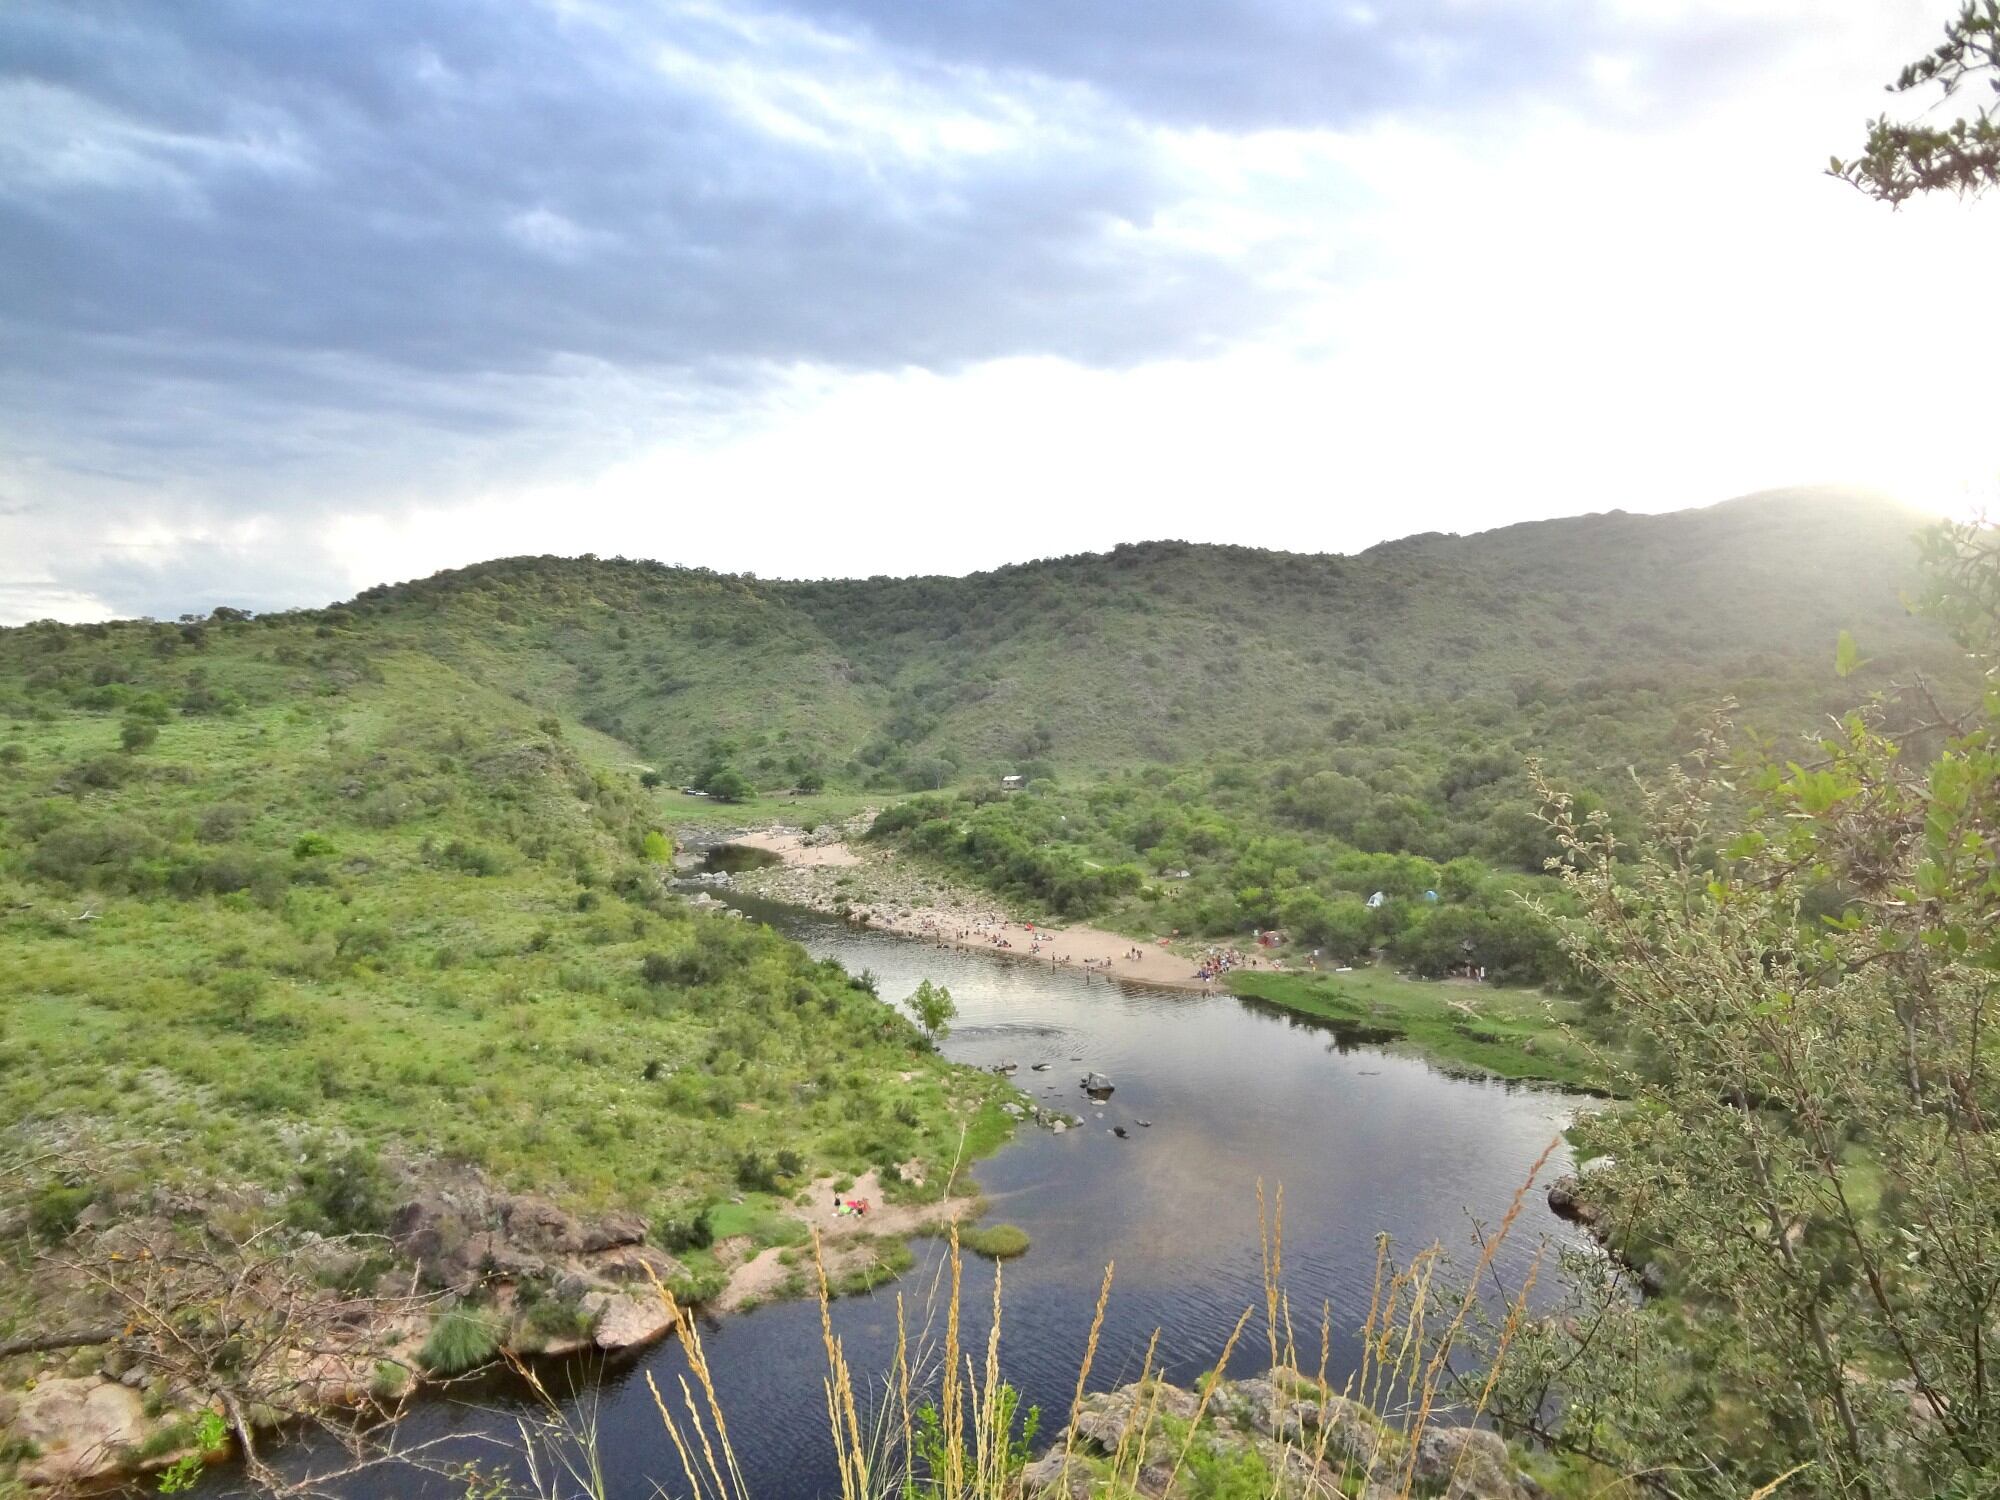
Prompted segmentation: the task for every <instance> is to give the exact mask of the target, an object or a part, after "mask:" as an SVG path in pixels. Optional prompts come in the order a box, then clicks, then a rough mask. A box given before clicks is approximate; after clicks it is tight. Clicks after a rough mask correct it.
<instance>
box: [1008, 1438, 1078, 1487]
mask: <svg viewBox="0 0 2000 1500" xmlns="http://www.w3.org/2000/svg"><path fill="white" fill-rule="evenodd" d="M1065 1491H1067V1494H1065V1493H1064V1492H1065ZM1021 1493H1022V1494H1023V1495H1024V1496H1030V1497H1041V1496H1052V1497H1059V1500H1088V1496H1089V1494H1090V1470H1089V1468H1088V1467H1087V1466H1086V1465H1084V1464H1080V1463H1078V1462H1076V1461H1075V1460H1074V1459H1071V1460H1070V1461H1069V1474H1068V1482H1067V1483H1064V1475H1063V1451H1062V1445H1061V1444H1060V1443H1058V1444H1057V1445H1056V1446H1055V1447H1054V1448H1052V1449H1050V1450H1049V1451H1048V1452H1047V1453H1045V1454H1043V1455H1042V1456H1041V1457H1040V1458H1038V1459H1036V1460H1035V1461H1034V1462H1033V1463H1031V1464H1029V1465H1028V1466H1027V1467H1026V1468H1025V1469H1023V1470H1022V1471H1021Z"/></svg>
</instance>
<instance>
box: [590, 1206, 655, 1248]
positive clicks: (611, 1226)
mask: <svg viewBox="0 0 2000 1500" xmlns="http://www.w3.org/2000/svg"><path fill="white" fill-rule="evenodd" d="M645 1238H646V1221H645V1220H644V1219H642V1218H640V1217H639V1216H638V1215H637V1214H606V1215H605V1216H604V1217H603V1218H601V1219H599V1220H597V1221H596V1222H595V1223H593V1224H587V1225H585V1226H584V1228H583V1253H584V1254H586V1255H596V1254H598V1253H599V1252H601V1251H605V1250H612V1249H616V1248H617V1247H618V1246H620V1245H638V1244H643V1243H644V1242H645Z"/></svg>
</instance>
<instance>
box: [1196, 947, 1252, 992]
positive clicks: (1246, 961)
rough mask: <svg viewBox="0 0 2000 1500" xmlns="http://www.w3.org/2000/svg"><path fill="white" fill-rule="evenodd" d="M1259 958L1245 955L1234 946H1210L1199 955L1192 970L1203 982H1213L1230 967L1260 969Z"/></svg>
mask: <svg viewBox="0 0 2000 1500" xmlns="http://www.w3.org/2000/svg"><path fill="white" fill-rule="evenodd" d="M1263 966H1264V961H1263V960H1262V959H1261V958H1250V957H1246V956H1245V955H1244V954H1243V953H1241V952H1239V951H1238V950H1237V949H1235V948H1210V949H1209V950H1208V951H1207V952H1205V953H1203V954H1202V955H1201V958H1200V959H1199V960H1198V962H1197V966H1196V968H1195V971H1194V977H1195V978H1197V979H1199V980H1200V981H1201V982H1202V983H1203V984H1210V983H1213V982H1214V981H1215V980H1216V979H1217V978H1219V977H1220V976H1222V975H1224V974H1227V973H1228V972H1229V971H1230V970H1231V969H1261V968H1262V967H1263Z"/></svg>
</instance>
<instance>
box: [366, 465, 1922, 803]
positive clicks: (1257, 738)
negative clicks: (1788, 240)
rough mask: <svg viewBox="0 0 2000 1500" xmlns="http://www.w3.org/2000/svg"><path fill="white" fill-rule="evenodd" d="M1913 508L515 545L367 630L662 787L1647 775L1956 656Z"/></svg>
mask: <svg viewBox="0 0 2000 1500" xmlns="http://www.w3.org/2000/svg"><path fill="white" fill-rule="evenodd" d="M1922 519H1923V518H1922V517H1920V516H1917V515H1915V514H1913V513H1911V512H1907V511H1903V510H1900V509H1898V508H1896V507H1894V506H1891V505H1888V504H1886V503H1884V502H1881V501H1876V500H1870V499H1866V498H1861V497H1856V496H1852V495H1846V494H1842V493H1840V492H1819V491H1813V492H1782V493H1779V494H1775V495H1770V496H1760V497H1752V498H1750V499H1745V500H1740V501H1733V502H1730V503H1728V504H1725V505H1720V506H1715V507H1712V508H1710V509H1707V510H1702V511H1689V512H1680V513H1676V514H1672V515H1665V516H1631V515H1623V514H1620V513H1617V512H1612V513H1609V514H1605V515H1596V516H1586V517H1580V518H1575V519H1570V520H1561V521H1549V522H1538V523H1534V524H1531V525H1525V526H1514V527H1509V528H1506V529H1503V530H1500V531H1493V532H1487V533H1482V534H1479V535H1475V536H1466V537H1457V536H1442V535H1428V536H1420V537H1412V538H1408V539H1405V540H1403V541H1398V542H1393V543H1388V544H1385V545H1383V546H1381V547H1377V548H1374V549H1371V550H1370V551H1368V552H1365V553H1362V554H1359V555H1357V556H1353V557H1338V556H1305V555H1297V554H1289V553H1280V552H1265V551H1257V550H1253V549H1249V548H1238V547H1214V546H1191V545H1188V544H1185V543H1177V542H1159V543H1147V544H1143V545H1139V546H1132V547H1121V548H1119V549H1117V550H1115V551H1113V552H1111V553H1108V554H1104V555H1085V556H1078V557H1070V558H1061V559H1055V560H1051V561H1047V562H1038V563H1032V564H1027V565H1024V566H1020V567H1011V568H1003V569H1000V570H997V571H995V572H992V573H984V574H975V575H972V576H971V577H967V578H962V579H950V578H912V579H869V580H849V581H840V582H826V583H780V582H770V581H760V580H756V579H751V578H731V577H719V576H717V575H713V574H708V573H703V572H698V571H689V570H680V569H668V568H661V567H658V566H656V565H652V564H639V563H625V562H600V561H597V560H594V559H583V560H565V559H557V558H521V559H512V560H508V561H505V562H500V563H493V564H486V565H483V566H481V567H477V568H470V569H465V570H462V571H460V572H456V573H449V574H441V575H438V576H437V577H436V578H433V579H429V580H425V581H423V582H421V583H415V584H408V585H398V586H396V587H394V588H389V589H383V590H371V591H370V592H369V594H368V595H365V596H364V597H363V599H362V600H360V601H357V603H356V608H357V609H361V610H366V611H372V612H371V613H370V616H369V618H370V624H371V627H372V628H373V629H374V630H375V631H376V632H378V633H384V634H387V635H390V636H393V637H395V638H397V639H403V640H407V641H409V642H412V643H418V644H421V645H423V646H424V648H425V649H427V650H430V651H433V652H435V653H437V654H439V655H441V656H444V657H445V658H447V659H449V660H451V661H453V662H455V663H457V664H459V665H461V666H462V667H463V668H464V669H465V670H466V671H468V672H469V673H472V674H474V675H476V676H478V677H479V678H481V679H482V680H485V681H488V682H491V683H494V684H496V685H498V686H500V687H502V688H503V689H504V690H506V691H508V692H510V693H515V694H518V695H520V696H522V697H523V698H524V699H526V700H528V701H532V702H535V703H537V704H542V705H547V706H552V707H556V708H559V709H561V710H563V711H565V712H567V713H571V714H573V715H574V716H577V717H581V718H585V719H587V720H588V721H590V722H592V723H595V724H597V725H599V726H600V727H603V728H605V729H607V730H609V731H610V732H612V733H614V734H617V735H619V736H621V737H622V738H624V739H626V740H627V741H629V742H630V743H632V744H633V745H635V746H637V747H639V749H640V751H641V753H642V754H644V755H645V756H647V757H650V758H652V759H653V760H655V761H657V762H658V763H660V764H661V765H662V766H664V767H665V768H667V769H669V770H670V771H672V772H673V773H674V774H676V775H684V774H686V773H688V772H689V771H691V770H693V769H694V767H695V766H696V765H698V764H699V762H700V761H701V759H702V756H703V753H704V750H705V749H706V747H707V746H708V745H709V744H710V743H711V742H712V741H714V740H715V739H717V738H721V739H724V740H727V741H730V742H731V743H732V756H733V758H734V759H735V760H736V762H737V763H738V765H739V766H740V767H741V768H742V769H744V770H745V771H746V772H748V773H749V774H750V775H751V776H752V778H753V779H754V780H757V781H758V782H760V783H761V784H763V785H766V786H781V785H784V784H787V778H788V777H789V776H790V775H793V774H796V771H795V770H792V769H788V768H789V767H794V766H802V765H808V764H810V765H813V766H816V767H817V768H818V769H819V770H820V771H821V772H822V773H824V774H826V775H828V776H829V777H830V778H832V779H833V780H835V781H837V782H839V781H846V782H849V783H854V782H860V781H866V780H870V779H873V780H876V781H877V782H878V783H879V784H882V785H885V786H890V787H901V786H904V785H907V784H911V772H912V770H913V768H914V767H915V766H917V765H919V764H921V763H923V762H926V761H934V760H936V759H938V758H940V757H942V758H944V759H946V760H948V761H950V762H953V763H955V764H957V765H958V766H959V767H960V768H961V769H962V770H964V771H967V772H973V771H977V772H980V773H982V774H984V773H990V772H993V771H995V770H998V769H1000V768H1003V767H1011V766H1013V765H1015V764H1016V763H1018V762H1020V761H1022V760H1043V761H1046V762H1048V763H1050V764H1052V765H1054V766H1056V767H1058V768H1061V769H1063V770H1066V771H1071V772H1075V771H1082V770H1097V769H1103V768H1106V767H1115V766H1130V765H1137V764H1143V763H1147V762H1158V761H1185V760H1192V759H1198V758H1201V757H1204V756H1208V755H1212V754H1214V753H1217V752H1220V751H1232V752H1244V753H1250V754H1257V755H1265V754H1288V753H1295V752H1297V751H1299V750H1302V749H1311V748H1314V747H1319V746H1324V745H1326V744H1328V743H1357V742H1374V743H1379V742H1383V741H1385V740H1388V741H1393V742H1398V743H1404V744H1419V743H1423V742H1425V741H1427V740H1428V739H1430V738H1431V737H1433V736H1435V735H1436V734H1437V733H1439V732H1440V731H1442V730H1444V729H1446V728H1448V727H1453V726H1457V727H1466V726H1471V727H1474V728H1476V729H1478V730H1480V731H1481V732H1482V733H1484V734H1485V735H1486V736H1487V737H1488V738H1489V739H1491V738H1498V739H1520V740H1524V741H1529V742H1532V743H1534V744H1535V745H1536V746H1538V747H1540V748H1542V749H1544V750H1547V751H1549V752H1551V753H1554V754H1555V755H1557V756H1558V758H1560V759H1563V760H1565V761H1567V762H1572V763H1575V764H1576V765H1578V766H1579V767H1583V768H1596V769H1603V770H1606V771H1610V772H1616V771H1618V770H1619V769H1621V768H1622V767H1623V766H1624V765H1625V764H1627V763H1629V762H1632V761H1638V762H1640V763H1655V762H1657V761H1658V760H1659V759H1660V758H1661V757H1662V756H1663V755H1665V754H1668V753H1671V751H1672V749H1674V748H1676V747H1678V746H1679V745H1680V744H1681V743H1683V742H1684V741H1685V740H1686V738H1687V736H1688V733H1689V732H1690V729H1691V727H1692V725H1693V723H1694V722H1695V716H1694V715H1693V714H1691V713H1690V711H1689V709H1690V705H1698V704H1705V703H1710V702H1713V701H1714V700H1716V699H1718V698H1720V697H1722V696H1723V695H1725V694H1734V695H1736V696H1737V697H1739V698H1741V699H1742V700H1744V701H1745V702H1746V703H1747V704H1749V705H1751V707H1752V714H1751V716H1752V717H1753V719H1755V720H1756V721H1757V722H1759V723H1760V724H1762V725H1763V726H1764V727H1766V728H1770V729H1791V728H1796V727H1800V726H1803V725H1805V724H1807V723H1809V722H1810V721H1811V720H1812V718H1813V717H1814V716H1815V715H1816V714H1818V713H1821V712H1824V711H1825V710H1827V709H1829V708H1834V707H1839V706H1843V705H1844V704H1845V703H1847V702H1849V701H1851V699H1852V694H1851V693H1842V692H1841V691H1839V690H1838V689H1837V688H1835V687H1834V686H1833V685H1832V684H1830V682H1829V680H1828V673H1827V671H1826V666H1827V663H1828V662H1829V661H1830V660H1831V654H1832V649H1833V641H1834V638H1835V636H1836V635H1837V633H1838V632H1839V630H1840V629H1842V628H1850V629H1852V630H1853V631H1854V632H1855V634H1856V635H1857V637H1858V638H1859V639H1860V641H1861V643H1862V645H1863V648H1864V650H1865V651H1866V652H1867V653H1868V654H1869V655H1870V656H1871V657H1873V658H1874V659H1875V661H1876V662H1877V663H1878V667H1879V674H1880V675H1881V676H1884V677H1886V676H1887V675H1889V674H1891V673H1894V672H1897V671H1900V670H1902V669H1905V668H1908V667H1911V666H1916V665H1922V666H1926V667H1928V668H1929V669H1931V670H1933V671H1936V672H1942V673H1944V674H1946V675H1947V676H1949V675H1950V674H1951V673H1952V672H1953V670H1954V668H1953V662H1954V654H1953V653H1952V652H1951V651H1950V650H1949V648H1948V647H1946V645H1945V644H1944V641H1943V638H1942V636H1941V635H1940V634H1938V633H1937V632H1936V631H1934V630H1932V629H1931V628H1929V627H1928V626H1926V625H1924V624H1922V623H1920V622H1916V621H1913V620H1912V619H1910V618H1909V617H1908V615H1907V613H1906V612H1905V611H1904V609H1903V607H1902V603H1901V597H1902V594H1903V592H1904V591H1905V590H1906V589H1907V588H1908V586H1909V585H1910V583H1911V569H1912V566H1913V563H1914V558H1915V553H1914V548H1913V547H1912V545H1911V538H1912V535H1913V533H1914V532H1915V530H1916V529H1917V528H1918V526H1919V525H1920V524H1921V523H1922Z"/></svg>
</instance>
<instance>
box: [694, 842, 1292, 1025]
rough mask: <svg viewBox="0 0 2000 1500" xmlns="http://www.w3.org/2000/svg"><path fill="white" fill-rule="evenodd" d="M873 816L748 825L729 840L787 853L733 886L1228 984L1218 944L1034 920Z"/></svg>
mask: <svg viewBox="0 0 2000 1500" xmlns="http://www.w3.org/2000/svg"><path fill="white" fill-rule="evenodd" d="M871 821H873V813H872V811H871V812H867V813H863V814H861V815H860V816H859V817H857V818H854V819H852V820H850V821H849V822H847V823H845V824H840V825H835V826H828V827H825V828H822V829H818V830H815V831H813V832H811V833H808V832H806V831H805V830H803V829H798V828H788V827H783V826H776V827H771V828H764V829H758V830H753V831H751V832H747V833H742V834H738V835H736V836H734V837H732V838H731V839H730V840H729V843H731V844H733V845H736V846H739V847H743V848H750V849H758V850H762V851H763V852H765V853H766V854H770V855H772V856H774V857H775V859H776V860H777V861H778V862H777V863H776V864H774V865H770V866H767V867H765V868H763V869H754V870H746V871H742V872H739V873H737V874H736V875H734V876H733V877H732V880H731V887H732V889H735V890H738V891H741V892H743V893H744V894H746V895H751V896H755V897H758V898H759V899H761V900H766V901H782V902H784V903H785V904H786V905H789V906H800V907H804V908H806V909H807V910H809V911H816V912H821V913H824V914H826V915H829V916H837V917H841V918H844V919H845V920H847V921H849V922H852V923H854V924H855V925H857V926H862V927H869V928H873V929H875V930H876V931H879V932H887V933H892V934H894V935H895V936H898V937H906V938H915V939H917V940H919V941H922V942H928V943H935V944H937V945H938V946H940V947H950V948H971V949H976V950H980V951H985V952H993V953H997V954H999V955H1001V956H1002V957H1005V958H1012V959H1023V960H1027V961H1030V962H1035V963H1044V964H1050V965H1054V966H1056V967H1059V968H1075V969H1081V970H1083V971H1084V972H1085V973H1087V974H1090V975H1093V976H1100V975H1101V976H1103V977H1105V978H1109V979H1119V980H1127V981H1130V982H1132V983H1136V984H1149V985H1159V986H1163V987H1165V988H1168V989H1182V990H1196V991H1205V992H1211V993H1212V992H1214V991H1215V990H1216V989H1218V988H1221V987H1223V986H1221V985H1219V984H1218V983H1217V976H1216V975H1215V974H1211V975H1210V976H1209V977H1206V978H1204V977H1203V975H1202V972H1201V970H1202V966H1203V961H1204V954H1205V953H1206V952H1207V951H1209V949H1208V945H1205V944H1199V943H1192V942H1186V941H1177V940H1176V939H1174V938H1173V937H1172V936H1169V937H1166V938H1161V937H1159V936H1153V937H1150V938H1145V939H1139V938H1132V937H1127V936H1125V935H1124V934H1123V933H1117V932H1107V931H1105V930H1104V929H1103V928H1100V927H1092V926H1090V925H1089V924H1088V923H1082V922H1066V923H1059V924H1058V923H1049V922H1036V921H1029V920H1027V919H1025V918H1022V917H1019V916H1017V915H1015V914H1014V913H1011V912H1009V911H1007V910H1006V909H1005V908H1004V907H1003V906H1002V905H1001V904H1000V903H999V902H997V901H996V900H995V899H994V898H993V897H992V896H990V895H987V894H986V893H984V892H982V891H978V890H975V889H973V888H971V887H969V886H963V885H959V884H957V883H956V882H953V881H951V880H948V879H946V878H945V877H943V876H941V875H938V874H937V873H936V872H934V871H931V870H928V869H925V868H924V867H922V866H921V865H919V864H917V863H915V862H913V861H911V860H910V859H909V858H907V857H906V856H903V855H899V854H898V853H897V852H896V851H895V850H893V849H879V848H870V847H869V846H867V845H865V844H862V843H860V842H859V839H860V837H861V835H862V834H863V833H864V832H865V831H866V829H867V827H868V824H869V823H870V822H871ZM1216 951H1218V952H1219V951H1220V950H1216ZM1233 961H1236V962H1240V964H1241V965H1242V968H1243V970H1244V971H1246V972H1252V973H1255V972H1263V973H1285V972H1287V970H1286V966H1285V964H1284V963H1283V961H1282V960H1279V959H1274V958H1270V957H1266V956H1263V955H1260V954H1251V955H1248V956H1243V955H1235V957H1234V960H1233ZM1221 977H1223V978H1224V979H1225V980H1226V977H1227V976H1226V975H1223V976H1221Z"/></svg>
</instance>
